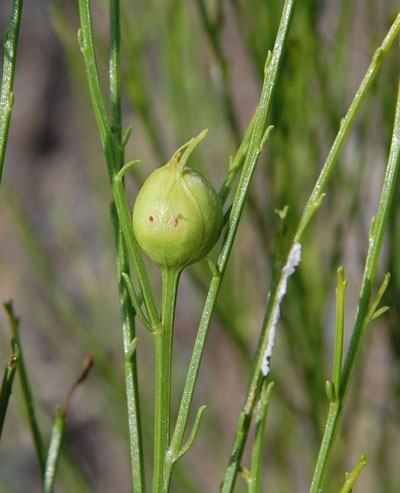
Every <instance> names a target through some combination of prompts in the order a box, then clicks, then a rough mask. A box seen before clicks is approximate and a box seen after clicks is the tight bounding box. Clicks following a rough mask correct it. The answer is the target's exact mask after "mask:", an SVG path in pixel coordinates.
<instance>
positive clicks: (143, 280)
mask: <svg viewBox="0 0 400 493" xmlns="http://www.w3.org/2000/svg"><path fill="white" fill-rule="evenodd" d="M79 13H80V19H81V29H79V31H78V40H79V44H80V47H81V51H82V54H83V58H84V61H85V66H86V73H87V79H88V85H89V92H90V97H91V100H92V105H93V110H94V114H95V116H96V120H97V125H98V127H99V133H100V138H101V141H102V145H103V149H104V154H105V159H106V164H107V169H108V173H109V177H110V182H111V188H112V192H113V198H114V201H115V206H116V209H117V213H118V219H119V222H120V227H121V229H122V232H123V235H124V239H125V243H126V248H127V250H128V254H129V256H130V258H131V259H132V263H133V266H134V268H135V272H136V275H137V278H138V281H139V285H140V289H141V291H142V294H143V299H144V303H145V306H146V310H147V313H148V315H149V318H150V321H151V324H152V326H153V327H157V326H159V323H160V320H159V315H158V312H157V307H156V304H155V301H154V297H153V293H152V290H151V286H150V282H149V279H148V275H147V272H146V269H145V267H144V263H143V259H142V257H141V254H140V250H139V246H138V244H137V241H136V238H135V235H134V232H133V227H132V221H131V216H130V213H129V206H128V202H127V199H126V195H125V189H124V184H123V181H122V177H121V176H120V175H118V171H119V169H120V168H121V163H120V154H119V150H118V148H117V146H116V145H115V142H114V140H113V138H112V133H111V127H110V125H109V122H108V118H107V113H106V109H105V105H104V101H103V96H102V93H101V88H100V81H99V75H98V71H97V62H96V54H95V50H94V43H93V29H92V20H91V12H90V5H89V0H79ZM115 111H117V110H115ZM117 128H119V127H118V126H117ZM125 272H126V271H125Z"/></svg>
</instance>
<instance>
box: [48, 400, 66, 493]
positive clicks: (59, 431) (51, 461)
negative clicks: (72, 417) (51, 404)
mask: <svg viewBox="0 0 400 493" xmlns="http://www.w3.org/2000/svg"><path fill="white" fill-rule="evenodd" d="M64 425H65V416H64V414H63V412H62V410H61V407H60V406H57V409H56V418H55V420H54V424H53V428H52V430H51V437H50V446H49V452H48V454H47V461H46V469H45V475H44V483H43V493H52V492H53V490H54V482H55V479H56V473H57V466H58V461H59V458H60V451H61V444H62V439H63V436H64Z"/></svg>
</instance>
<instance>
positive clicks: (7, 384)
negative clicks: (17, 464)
mask: <svg viewBox="0 0 400 493" xmlns="http://www.w3.org/2000/svg"><path fill="white" fill-rule="evenodd" d="M12 346H13V354H12V355H11V358H10V360H9V362H8V363H7V365H6V368H5V370H4V376H3V381H2V384H1V389H0V440H1V432H2V431H3V425H4V420H5V417H6V413H7V408H8V402H9V400H10V395H11V393H12V386H13V382H14V376H15V372H16V371H17V366H18V358H19V351H18V346H17V344H16V343H15V341H12Z"/></svg>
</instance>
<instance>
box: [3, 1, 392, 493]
mask: <svg viewBox="0 0 400 493" xmlns="http://www.w3.org/2000/svg"><path fill="white" fill-rule="evenodd" d="M33 3H35V5H34V6H33V5H30V6H28V5H26V7H27V10H26V14H27V15H26V18H25V25H24V23H22V25H21V38H20V53H19V55H18V56H19V61H18V63H19V65H18V66H17V67H18V70H17V72H16V76H15V81H16V82H15V92H16V102H15V114H14V115H13V122H12V125H11V129H10V138H9V147H8V149H7V159H8V162H6V166H5V170H4V175H3V178H4V180H3V181H4V183H3V184H2V189H1V190H0V210H1V214H0V279H1V282H0V297H1V298H2V299H4V300H5V299H9V298H11V297H12V298H13V299H14V301H15V305H16V311H17V312H18V313H19V314H21V328H20V337H21V339H22V345H23V346H24V350H25V360H26V361H25V363H26V365H27V367H28V368H29V373H30V376H31V381H32V387H33V392H34V394H35V395H36V396H37V397H36V401H37V405H38V409H37V413H38V420H39V424H40V425H41V427H42V428H43V429H47V430H50V426H51V422H52V409H53V408H54V404H55V402H60V401H62V399H63V397H64V396H65V394H66V392H67V390H68V388H69V384H70V382H71V381H72V380H73V379H74V377H75V376H76V374H77V372H78V371H79V370H77V368H79V367H80V364H81V360H82V358H83V355H84V354H85V353H86V352H87V351H92V352H93V354H94V359H95V366H94V371H93V375H92V376H91V378H90V380H89V381H88V382H86V383H85V387H84V388H82V389H80V390H79V393H78V394H77V396H76V401H75V402H74V403H73V405H72V407H71V409H70V415H69V419H68V422H67V424H66V430H65V433H66V435H65V442H64V445H65V451H66V453H65V456H62V457H61V461H60V466H59V470H60V478H59V484H60V491H86V490H88V491H90V490H94V491H110V490H112V489H114V490H116V491H127V490H128V488H129V481H130V480H129V465H128V460H129V453H128V440H127V436H128V435H127V426H126V410H125V397H124V390H123V358H122V342H121V340H122V339H121V332H120V319H119V312H118V298H117V289H116V288H117V285H116V279H115V271H114V261H113V257H114V252H113V243H112V239H113V238H112V229H111V224H110V220H109V212H108V204H109V201H110V193H109V190H108V184H107V177H106V171H105V166H104V162H103V156H102V153H101V149H100V142H99V139H98V135H97V130H96V126H95V122H94V119H93V117H92V112H91V107H90V103H89V95H88V91H87V87H86V82H85V74H84V67H83V63H82V59H81V55H80V51H79V46H78V42H77V38H76V29H77V26H78V19H77V10H76V3H75V2H74V1H68V0H62V1H61V0H60V1H55V0H53V1H52V2H48V3H47V4H45V3H41V2H33ZM201 4H203V2H200V1H198V2H195V1H193V2H185V1H183V0H168V1H162V2H161V1H159V0H147V1H144V0H140V1H139V0H136V1H133V2H132V1H128V0H125V1H123V2H122V5H121V11H122V13H123V16H122V62H123V63H122V68H123V80H122V90H123V103H124V104H123V121H124V125H125V126H128V125H129V124H133V133H132V136H131V139H130V141H129V143H128V146H127V148H126V157H127V160H130V159H136V158H140V159H141V161H142V163H143V164H142V165H140V166H139V167H137V168H135V171H134V172H133V173H132V174H133V175H134V177H133V178H131V179H128V183H127V188H128V195H129V199H130V201H131V204H133V200H134V197H135V195H136V193H137V190H138V187H139V186H140V184H141V183H142V182H143V181H144V179H145V178H146V177H147V176H148V175H149V174H150V173H151V172H152V171H153V170H154V169H155V168H156V167H158V166H161V165H163V164H165V163H166V162H167V160H168V159H169V157H170V155H171V154H172V152H173V151H174V150H175V149H176V148H177V147H179V146H180V145H181V144H182V143H183V142H185V141H187V140H188V139H189V138H190V137H192V136H193V135H196V134H197V133H198V132H199V131H200V130H201V129H203V128H208V129H209V135H208V137H207V140H206V141H205V142H206V143H205V144H204V145H203V146H201V147H200V148H199V149H198V151H196V153H195V154H194V155H193V157H192V163H191V167H195V168H196V169H198V170H199V171H201V172H202V173H203V174H204V175H205V176H207V178H208V179H209V181H210V182H211V183H213V184H214V186H215V188H216V189H218V188H219V186H220V185H221V184H222V179H223V177H224V176H225V174H226V171H227V169H228V166H229V161H228V158H229V155H231V154H234V153H235V151H236V147H237V143H238V139H239V138H241V137H242V136H243V135H242V134H243V132H244V130H245V129H246V127H247V125H248V123H249V121H250V119H251V117H252V114H253V112H254V109H255V105H256V103H257V101H258V97H259V90H260V87H261V82H262V76H263V68H264V62H265V57H266V53H267V50H268V49H272V43H273V40H274V38H275V34H276V30H277V26H278V22H279V18H280V15H281V9H282V2H277V1H276V0H267V1H265V2H259V1H257V0H251V1H245V0H232V1H222V0H215V1H208V2H204V4H205V5H206V8H207V12H208V13H209V16H210V19H211V20H212V23H213V25H215V26H218V29H217V30H216V31H214V32H212V33H210V31H209V30H207V23H206V22H205V20H206V19H205V18H204V16H203V15H202V11H201V8H200V5H201ZM5 7H6V6H3V5H2V6H0V21H1V26H0V27H1V28H3V23H4V24H5V20H6V17H7V16H6V13H7V8H5ZM92 7H93V11H94V13H95V17H94V18H95V36H96V43H97V47H98V56H99V68H100V73H101V74H102V76H103V77H104V81H106V77H107V57H106V51H107V50H106V46H107V42H108V40H107V2H105V1H100V0H99V1H98V2H96V1H94V0H93V1H92ZM397 7H398V6H397V5H396V2H395V1H394V0H390V1H389V0H387V1H378V0H374V1H370V2H364V4H363V6H362V7H360V6H359V5H358V4H356V2H352V1H350V0H347V1H345V0H343V1H340V2H338V1H333V0H324V1H317V0H314V1H312V0H308V1H303V2H298V5H297V9H296V12H295V16H294V20H293V24H292V29H291V33H290V37H289V42H288V46H287V51H286V55H285V57H284V63H283V66H282V68H281V73H280V76H279V84H278V86H277V88H276V93H275V97H274V101H273V106H272V111H271V117H270V123H272V124H273V125H274V126H275V128H274V131H273V132H272V134H271V137H270V139H269V142H268V145H267V149H266V151H265V152H264V154H263V156H262V158H261V160H260V163H259V167H258V170H257V172H256V177H255V180H254V184H253V187H252V191H251V196H250V200H249V203H248V206H247V210H246V214H245V217H244V220H243V221H242V224H241V226H240V230H239V234H238V238H237V243H236V245H235V247H234V251H233V256H232V260H231V264H230V267H229V268H228V271H227V273H226V278H225V281H224V284H223V288H222V292H221V293H220V296H219V299H218V306H217V312H216V317H215V320H214V325H213V327H212V330H211V332H210V336H209V340H208V343H207V344H208V345H207V349H206V354H205V357H204V361H203V366H202V370H201V373H200V383H199V388H198V389H197V392H196V396H195V400H196V404H203V403H206V404H207V411H206V414H205V416H204V418H203V422H202V425H201V429H200V434H199V437H198V439H197V441H196V444H195V445H194V447H193V449H192V450H191V453H190V454H188V456H187V457H185V458H184V459H183V460H182V461H181V463H180V464H179V465H178V466H177V469H176V477H175V479H174V481H175V482H174V484H173V491H176V492H182V493H183V492H191V491H193V492H202V491H215V489H216V485H218V484H219V482H220V481H221V480H222V477H223V471H224V468H225V467H226V461H227V457H228V455H229V451H230V447H231V442H232V438H233V434H234V430H235V429H236V421H237V417H238V415H239V412H240V407H241V404H242V400H243V394H244V392H245V389H246V384H247V381H248V375H249V368H250V363H251V360H252V358H253V356H254V354H253V353H254V349H255V345H256V341H257V335H258V331H259V328H260V325H261V322H262V320H261V319H262V315H263V311H264V308H265V304H266V299H267V290H268V285H269V280H270V276H271V259H272V258H273V255H274V239H275V229H276V224H277V220H276V213H275V210H276V209H282V208H283V207H284V206H285V205H288V206H289V212H288V215H287V222H286V225H287V231H288V232H293V228H294V227H295V225H296V223H297V221H298V219H299V216H300V214H301V212H302V210H303V208H304V205H305V202H306V199H307V197H308V195H309V193H310V191H311V189H312V187H313V184H314V182H315V179H316V177H317V175H318V172H319V170H320V167H321V165H322V163H323V161H324V159H325V157H326V154H327V152H328V150H329V147H330V145H331V143H332V141H333V138H334V136H335V134H336V132H337V130H338V128H339V125H340V119H341V118H342V117H343V116H344V114H345V112H346V110H347V107H348V105H349V103H350V102H351V100H352V98H353V95H354V91H355V90H356V88H357V87H358V84H359V82H360V80H361V78H362V76H363V74H364V72H365V69H366V67H367V65H368V63H369V60H370V58H371V55H372V53H373V51H374V49H375V48H376V47H377V46H378V44H379V43H380V41H381V40H382V38H383V36H384V34H385V33H386V31H387V29H388V27H389V25H390V23H391V22H392V20H393V18H394V15H395V9H396V8H397ZM7 15H8V14H7ZM3 19H4V21H3ZM28 19H33V20H34V21H35V22H32V23H29V24H30V26H28ZM218 19H220V22H217V21H218ZM30 44H31V46H32V47H30ZM38 68H39V71H38ZM38 73H39V74H40V76H38V75H37V74H38ZM398 73H399V64H398V46H393V48H392V50H391V51H390V52H389V54H388V56H387V58H386V59H385V61H384V64H383V66H382V68H381V70H380V72H379V74H378V77H377V80H376V82H375V83H374V85H373V87H372V89H371V91H370V93H369V95H368V97H367V100H366V102H365V104H364V108H363V110H362V114H361V115H360V117H359V118H358V120H357V122H356V125H355V127H354V129H353V130H352V132H351V135H350V138H349V139H348V142H347V144H346V146H345V148H344V150H343V152H342V155H341V158H340V164H339V167H338V169H337V170H336V172H335V175H334V176H333V177H332V179H331V182H330V185H329V187H328V190H327V198H326V200H325V202H324V204H323V206H322V207H321V209H320V211H319V212H318V215H317V218H316V221H315V222H314V223H313V225H312V226H311V228H310V230H309V231H308V233H307V234H306V237H305V241H304V245H303V260H302V263H301V265H300V267H299V269H298V271H297V272H296V275H295V276H293V278H292V279H291V281H290V285H289V290H288V294H287V298H286V299H285V301H284V303H283V306H282V310H281V315H282V319H281V322H280V325H279V328H278V334H277V341H276V348H275V353H274V357H273V361H272V375H271V376H272V378H273V380H274V381H275V382H276V385H275V388H274V392H273V394H272V398H271V402H270V406H269V414H268V422H267V428H266V442H265V452H264V468H263V470H264V479H263V487H262V489H263V491H264V490H265V491H269V492H272V493H274V492H281V491H306V490H307V488H308V487H309V483H310V480H311V476H312V471H313V467H314V463H315V458H316V454H317V451H318V448H319V443H320V439H321V435H322V433H323V427H324V423H325V419H326V412H327V408H328V401H327V398H326V394H325V381H326V379H327V378H330V376H331V375H330V372H331V370H330V369H331V367H332V360H333V342H334V341H333V337H334V325H335V321H334V318H335V317H334V311H335V310H334V308H335V296H334V295H335V286H336V268H337V266H338V265H339V264H342V265H344V267H345V270H346V276H347V277H348V278H349V279H350V282H349V287H348V289H347V297H346V312H345V324H346V327H348V328H350V327H351V323H352V321H353V318H354V312H355V306H356V301H357V296H358V291H359V282H360V279H361V275H362V268H363V261H364V256H365V253H366V250H367V246H368V227H369V221H370V216H371V214H373V213H375V211H376V208H377V201H378V199H379V194H380V189H381V183H382V181H383V173H384V169H385V163H386V159H387V154H388V146H389V141H390V134H391V129H392V124H393V114H394V103H395V98H396V84H397V80H398ZM106 87H107V84H106V82H105V83H104V91H106ZM227 204H228V205H229V199H228V202H227ZM389 222H390V224H389V231H388V234H387V238H386V244H385V247H384V249H385V251H384V254H383V256H382V260H381V265H380V274H379V276H380V277H381V278H382V277H383V273H384V272H386V271H390V272H391V274H392V278H391V282H390V285H389V288H388V290H387V293H386V294H385V300H384V303H385V304H388V305H390V307H391V310H390V312H389V313H388V314H387V315H385V316H384V317H382V319H379V321H378V322H376V323H375V324H374V325H373V326H372V327H371V330H370V331H369V333H368V337H367V341H366V345H365V349H364V354H363V357H362V360H361V364H360V366H359V368H358V370H357V373H356V376H355V382H354V384H353V386H352V389H351V394H350V396H349V401H348V403H347V406H346V411H345V415H344V420H343V425H342V428H341V430H340V435H339V436H338V440H337V443H336V447H335V449H334V455H333V461H332V464H331V468H330V470H329V473H328V477H327V483H326V490H325V491H326V492H328V493H329V492H336V491H339V489H340V487H341V486H342V485H343V483H344V473H345V471H350V470H352V469H353V468H354V465H355V464H356V463H357V460H358V458H359V456H360V454H361V453H365V454H366V455H368V465H367V467H366V468H365V470H363V472H362V474H361V476H360V479H359V480H358V483H357V486H356V488H358V489H359V491H363V492H367V493H368V492H375V491H384V492H391V491H398V489H399V488H400V475H399V472H398V468H397V463H396V461H395V459H394V458H395V457H396V456H398V454H399V453H400V450H399V443H400V440H399V439H398V438H399V436H398V435H399V431H398V430H399V429H400V427H399V424H400V423H399V413H398V412H397V411H398V409H399V405H400V378H399V377H398V375H400V373H399V371H398V370H399V368H400V336H399V331H398V326H399V319H400V304H399V303H398V300H399V296H400V269H399V265H398V251H399V248H398V246H399V235H400V231H399V224H400V223H399V204H398V200H396V199H395V200H394V202H393V206H392V213H391V215H390V219H389ZM149 269H150V271H151V273H152V275H153V278H154V280H155V283H157V282H158V273H157V271H156V269H153V268H152V267H151V266H150V265H149ZM379 276H378V277H379ZM208 278H209V271H208V266H207V264H206V262H201V263H200V264H198V265H195V266H193V267H191V268H190V269H187V272H185V273H184V275H183V284H182V287H181V288H180V291H179V298H178V307H177V322H176V339H175V347H174V359H175V361H176V363H175V364H176V367H177V371H176V374H175V375H174V385H173V402H175V403H176V402H177V400H175V401H174V394H175V395H177V396H179V397H180V394H181V391H182V384H183V378H184V375H185V374H186V368H187V364H188V360H189V358H190V352H191V348H192V345H193V340H194V337H195V329H196V327H197V325H198V319H199V316H200V310H201V307H202V305H203V302H204V294H205V289H206V288H205V287H206V286H207V281H208ZM0 322H1V329H2V330H1V331H0V342H1V346H0V359H1V361H2V362H3V363H4V364H5V362H6V361H7V359H8V357H9V354H8V352H9V346H8V342H7V340H8V338H9V332H8V328H7V324H6V319H5V318H3V315H1V318H0ZM137 335H138V341H139V342H138V347H139V348H140V350H138V366H139V368H140V370H139V371H140V373H139V381H140V383H141V391H142V396H141V406H142V418H143V421H144V429H145V430H146V428H147V430H149V429H151V426H152V419H153V416H152V398H153V395H152V392H151V390H147V389H151V388H152V382H153V371H154V370H153V361H152V345H151V341H150V340H149V338H148V336H147V334H146V333H145V330H144V329H142V327H140V326H139V327H138V331H137ZM347 341H348V333H347V335H346V334H345V345H346V344H347ZM4 364H3V365H2V366H4ZM14 394H15V399H13V401H12V402H10V409H11V411H10V413H11V414H10V415H9V416H8V417H7V419H8V421H7V426H6V427H5V428H4V429H3V435H2V450H1V454H4V456H2V459H1V461H0V489H1V490H3V489H4V491H7V489H6V488H9V489H10V491H27V490H28V489H29V490H30V491H34V490H35V488H36V489H37V488H38V486H37V485H38V484H39V476H38V474H37V473H36V472H34V471H33V468H34V461H35V459H34V453H33V449H32V446H31V444H30V442H29V429H28V428H27V426H26V425H21V423H24V421H23V415H22V412H23V409H22V402H21V396H20V390H19V389H16V390H14ZM13 397H14V395H13ZM173 405H174V404H173ZM175 405H177V404H175ZM197 407H198V406H197ZM176 411H177V409H173V416H175V414H176ZM46 438H48V437H46ZM5 444H7V446H6V445H5ZM21 451H22V452H21ZM145 455H146V459H147V460H148V461H151V457H152V437H151V435H150V434H147V435H146V432H145ZM3 457H4V459H3ZM246 461H248V463H249V462H250V458H249V457H246V458H245V462H246ZM21 471H24V474H21ZM188 471H190V473H189V472H188ZM89 485H90V486H89ZM237 491H239V492H241V491H246V486H245V483H244V481H241V480H240V481H238V487H237Z"/></svg>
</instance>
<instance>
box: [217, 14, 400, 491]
mask: <svg viewBox="0 0 400 493" xmlns="http://www.w3.org/2000/svg"><path fill="white" fill-rule="evenodd" d="M399 29H400V15H399V16H397V18H396V20H395V21H394V23H393V24H392V26H391V28H390V30H389V31H388V34H387V35H386V37H385V39H384V41H383V43H382V45H381V47H380V48H378V50H376V52H375V53H374V55H373V58H372V62H371V65H370V66H369V67H368V69H367V72H366V74H365V76H364V78H363V80H362V82H361V84H360V87H359V89H358V90H357V92H356V95H355V97H354V99H353V101H352V103H351V105H350V108H349V110H348V112H347V114H346V116H345V118H344V119H343V120H342V123H341V126H340V129H339V132H338V134H337V136H336V138H335V141H334V143H333V145H332V148H331V150H330V152H329V154H328V157H327V159H326V161H325V163H324V166H323V168H322V170H321V173H320V175H319V177H318V180H317V182H316V185H315V187H314V189H313V191H312V193H311V195H310V197H309V199H308V201H307V204H306V206H305V209H304V212H303V214H302V216H301V218H300V221H299V224H298V226H297V228H296V232H295V234H294V236H293V240H292V244H291V247H290V249H289V253H288V254H287V255H286V261H279V262H277V265H276V266H275V269H274V270H275V273H274V275H273V277H272V280H271V286H270V291H269V296H268V304H267V309H266V313H265V317H264V321H263V325H262V328H261V332H260V337H259V342H258V346H257V351H256V355H255V359H254V361H255V363H254V366H253V369H252V372H251V376H250V381H249V385H248V390H247V394H246V397H245V401H244V404H243V408H242V413H241V417H240V419H239V421H238V427H237V431H236V435H235V438H234V443H233V446H232V451H231V456H230V461H229V466H228V470H227V475H226V476H225V478H226V479H225V480H226V481H227V480H229V483H228V484H229V488H230V489H229V488H227V489H225V490H224V489H223V490H222V491H223V492H224V493H227V492H229V491H232V489H233V484H232V477H233V476H234V477H236V475H237V471H238V468H239V465H240V460H241V457H242V454H243V450H244V447H245V444H246V440H247V436H248V431H249V428H250V423H251V416H252V413H253V409H254V404H255V402H256V398H257V395H258V392H259V388H260V382H261V381H262V380H261V366H262V363H263V357H264V354H265V351H266V348H267V345H268V339H269V334H270V330H271V326H272V325H273V315H274V312H275V310H276V308H277V307H278V306H279V303H278V293H279V286H280V285H281V283H282V280H283V278H284V275H285V274H284V270H283V268H284V265H286V263H287V260H288V258H289V255H290V251H291V249H292V247H293V245H295V244H296V243H299V242H301V240H302V238H303V235H304V233H305V231H306V229H307V227H308V225H309V224H310V221H311V219H312V218H313V216H314V214H315V212H316V211H317V210H318V208H319V206H320V205H321V202H322V200H323V198H324V193H323V192H324V189H325V187H326V185H327V183H328V180H329V178H330V176H331V175H332V172H333V170H334V168H335V166H336V164H337V160H338V157H339V153H340V150H341V149H342V147H343V145H344V142H345V140H346V138H347V136H348V134H349V132H350V129H351V127H352V124H353V122H354V119H355V117H356V115H357V113H358V111H359V110H360V107H361V103H362V101H363V100H364V98H365V96H366V94H367V92H368V89H369V87H370V86H371V84H372V82H373V80H374V78H375V76H376V74H377V72H378V69H379V67H380V65H381V63H382V61H383V58H384V56H385V55H386V53H387V52H388V50H389V48H390V46H391V45H392V43H393V41H394V39H395V38H396V36H397V34H398V32H399ZM332 412H333V411H332ZM224 487H225V486H224Z"/></svg>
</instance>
